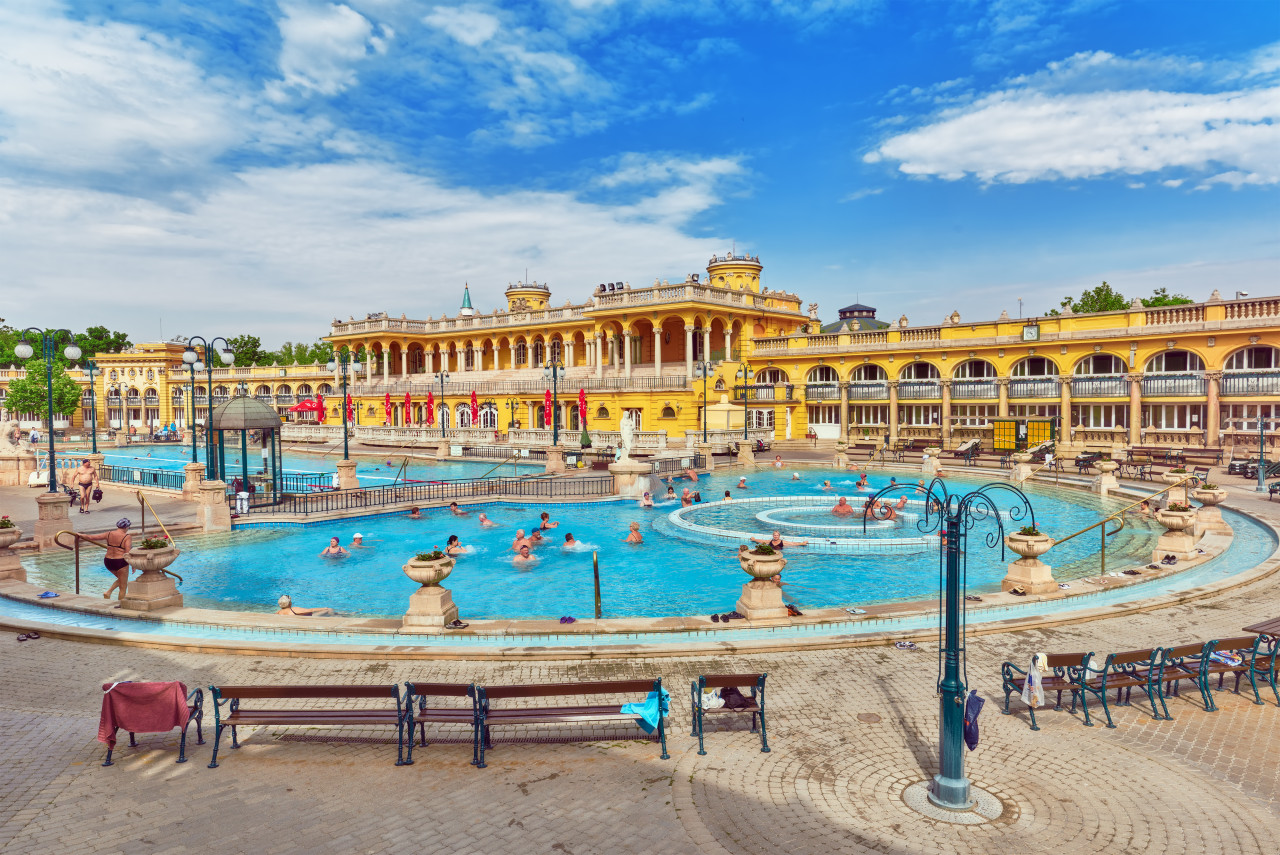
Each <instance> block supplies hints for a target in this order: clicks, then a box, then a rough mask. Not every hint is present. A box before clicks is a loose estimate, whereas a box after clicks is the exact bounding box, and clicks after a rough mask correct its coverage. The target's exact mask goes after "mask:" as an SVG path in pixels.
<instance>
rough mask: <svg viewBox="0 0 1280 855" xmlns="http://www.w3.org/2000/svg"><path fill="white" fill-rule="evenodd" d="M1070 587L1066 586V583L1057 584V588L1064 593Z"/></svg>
mask: <svg viewBox="0 0 1280 855" xmlns="http://www.w3.org/2000/svg"><path fill="white" fill-rule="evenodd" d="M1070 587H1071V586H1070V585H1068V584H1067V583H1066V582H1059V583H1058V588H1059V589H1061V590H1064V591H1065V590H1066V589H1067V588H1070Z"/></svg>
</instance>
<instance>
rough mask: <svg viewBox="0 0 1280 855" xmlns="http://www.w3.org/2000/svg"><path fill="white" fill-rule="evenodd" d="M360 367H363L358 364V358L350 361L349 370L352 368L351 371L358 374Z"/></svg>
mask: <svg viewBox="0 0 1280 855" xmlns="http://www.w3.org/2000/svg"><path fill="white" fill-rule="evenodd" d="M362 368H364V366H363V365H361V364H360V360H358V359H357V360H356V361H355V362H352V363H351V370H352V371H354V372H356V373H357V374H359V373H360V370H361V369H362Z"/></svg>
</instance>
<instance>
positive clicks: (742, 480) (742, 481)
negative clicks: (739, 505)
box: [738, 475, 751, 490]
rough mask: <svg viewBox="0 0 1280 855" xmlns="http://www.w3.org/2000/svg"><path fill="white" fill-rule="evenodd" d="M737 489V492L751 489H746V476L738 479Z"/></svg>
mask: <svg viewBox="0 0 1280 855" xmlns="http://www.w3.org/2000/svg"><path fill="white" fill-rule="evenodd" d="M738 489H739V490H749V489H751V488H750V487H748V486H747V476H746V475H743V476H742V477H741V478H739V479H738Z"/></svg>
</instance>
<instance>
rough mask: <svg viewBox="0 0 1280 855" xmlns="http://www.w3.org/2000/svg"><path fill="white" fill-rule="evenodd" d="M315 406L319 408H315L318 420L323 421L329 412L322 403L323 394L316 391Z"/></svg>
mask: <svg viewBox="0 0 1280 855" xmlns="http://www.w3.org/2000/svg"><path fill="white" fill-rule="evenodd" d="M316 406H317V407H318V408H319V409H317V410H316V415H318V416H319V417H320V421H322V422H323V421H324V420H325V417H326V416H328V415H329V412H328V408H327V407H325V405H324V395H321V394H320V393H318V392H317V393H316Z"/></svg>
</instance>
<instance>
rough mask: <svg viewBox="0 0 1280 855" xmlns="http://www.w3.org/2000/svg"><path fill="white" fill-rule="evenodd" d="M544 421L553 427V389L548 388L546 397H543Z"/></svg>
mask: <svg viewBox="0 0 1280 855" xmlns="http://www.w3.org/2000/svg"><path fill="white" fill-rule="evenodd" d="M542 421H543V422H544V423H545V424H546V426H547V427H551V390H550V389H548V390H547V394H546V397H544V398H543V399H542Z"/></svg>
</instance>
